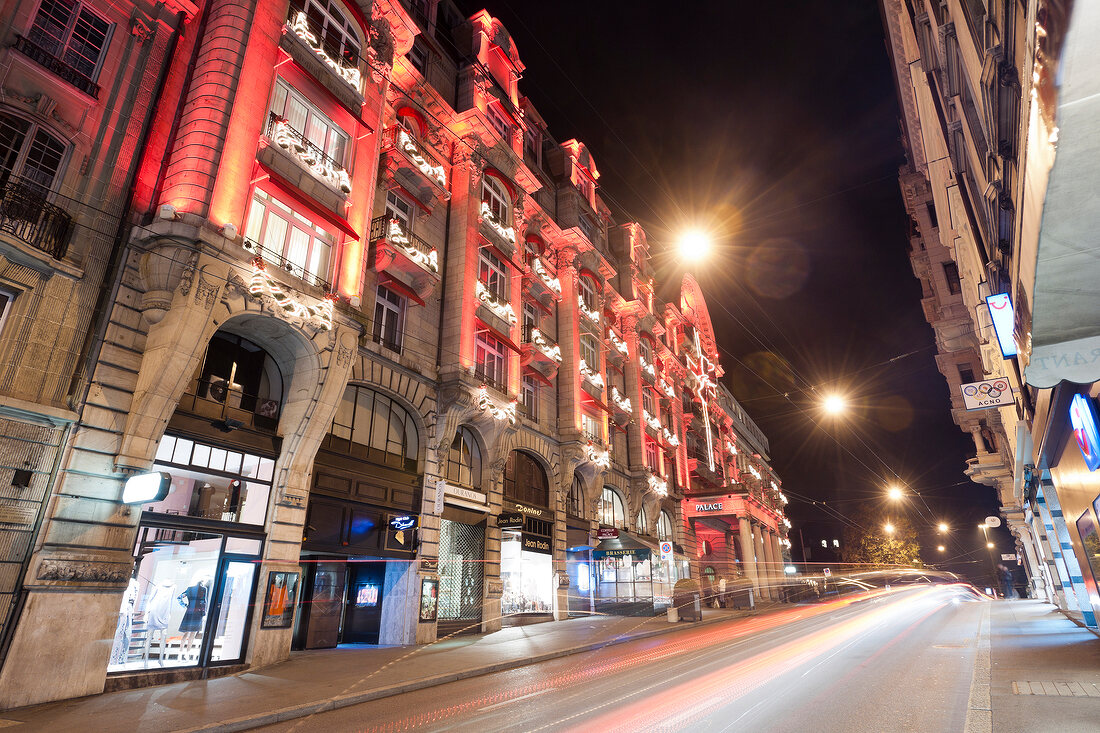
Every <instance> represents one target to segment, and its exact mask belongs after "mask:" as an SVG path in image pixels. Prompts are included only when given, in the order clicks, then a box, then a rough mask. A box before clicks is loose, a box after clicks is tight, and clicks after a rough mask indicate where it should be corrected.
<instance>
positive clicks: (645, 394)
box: [642, 387, 657, 416]
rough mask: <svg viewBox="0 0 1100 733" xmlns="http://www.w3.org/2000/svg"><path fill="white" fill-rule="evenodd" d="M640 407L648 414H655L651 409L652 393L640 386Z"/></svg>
mask: <svg viewBox="0 0 1100 733" xmlns="http://www.w3.org/2000/svg"><path fill="white" fill-rule="evenodd" d="M642 409H643V410H645V411H646V412H648V413H649V414H650V415H653V416H656V414H657V413H656V412H654V410H653V393H652V392H650V391H649V390H648V389H646V388H645V387H642Z"/></svg>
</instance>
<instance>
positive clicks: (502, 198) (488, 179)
mask: <svg viewBox="0 0 1100 733" xmlns="http://www.w3.org/2000/svg"><path fill="white" fill-rule="evenodd" d="M481 200H482V201H483V202H485V203H487V204H488V205H489V213H490V214H492V215H493V218H494V219H496V221H497V224H500V225H501V226H502V227H506V226H511V224H512V197H511V196H509V195H508V190H507V189H506V188H505V187H504V184H503V183H501V182H500V181H499V180H497V179H496V178H494V177H493V176H482V177H481Z"/></svg>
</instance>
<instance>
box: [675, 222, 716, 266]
mask: <svg viewBox="0 0 1100 733" xmlns="http://www.w3.org/2000/svg"><path fill="white" fill-rule="evenodd" d="M709 251H710V237H709V236H707V235H706V234H704V233H703V232H701V231H699V230H698V229H689V230H688V231H686V232H684V233H683V234H681V235H680V256H681V257H683V258H684V259H687V260H700V259H702V258H703V257H705V256H706V254H707V252H709Z"/></svg>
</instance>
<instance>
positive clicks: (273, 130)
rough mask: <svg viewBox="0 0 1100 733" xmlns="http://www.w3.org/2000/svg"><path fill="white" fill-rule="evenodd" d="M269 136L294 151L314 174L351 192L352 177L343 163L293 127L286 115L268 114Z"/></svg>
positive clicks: (342, 189)
mask: <svg viewBox="0 0 1100 733" xmlns="http://www.w3.org/2000/svg"><path fill="white" fill-rule="evenodd" d="M267 137H268V138H269V139H270V140H271V142H273V143H275V144H276V145H278V146H279V147H280V148H282V149H283V150H286V151H288V152H290V153H292V154H293V155H294V156H295V157H296V158H297V159H298V160H299V161H300V162H301V163H302V164H303V165H304V166H306V167H307V168H309V170H310V172H311V173H313V175H315V176H317V177H318V178H321V179H323V180H324V181H325V182H327V183H329V184H331V185H332V186H335V187H336V188H338V189H339V190H340V191H341V192H343V193H351V177H350V176H349V175H348V172H347V170H346V169H345V168H344V166H343V164H342V163H340V162H339V161H337V160H335V159H334V158H332V157H331V156H329V155H328V153H326V152H325V151H324V150H321V148H319V147H317V146H316V145H314V144H313V142H312V141H310V139H309V138H307V137H306V136H305V135H303V134H302V133H301V132H299V131H298V130H295V129H294V128H293V127H291V126H290V123H289V122H288V121H287V119H286V118H285V117H280V116H279V115H277V114H275V113H274V112H272V113H271V114H270V115H269V116H268V120H267Z"/></svg>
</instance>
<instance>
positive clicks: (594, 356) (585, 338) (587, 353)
mask: <svg viewBox="0 0 1100 733" xmlns="http://www.w3.org/2000/svg"><path fill="white" fill-rule="evenodd" d="M581 358H582V359H584V363H585V364H587V365H588V368H589V369H591V370H592V371H593V372H599V371H600V345H599V343H598V342H597V341H596V337H595V336H593V335H592V334H590V333H585V334H581Z"/></svg>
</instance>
